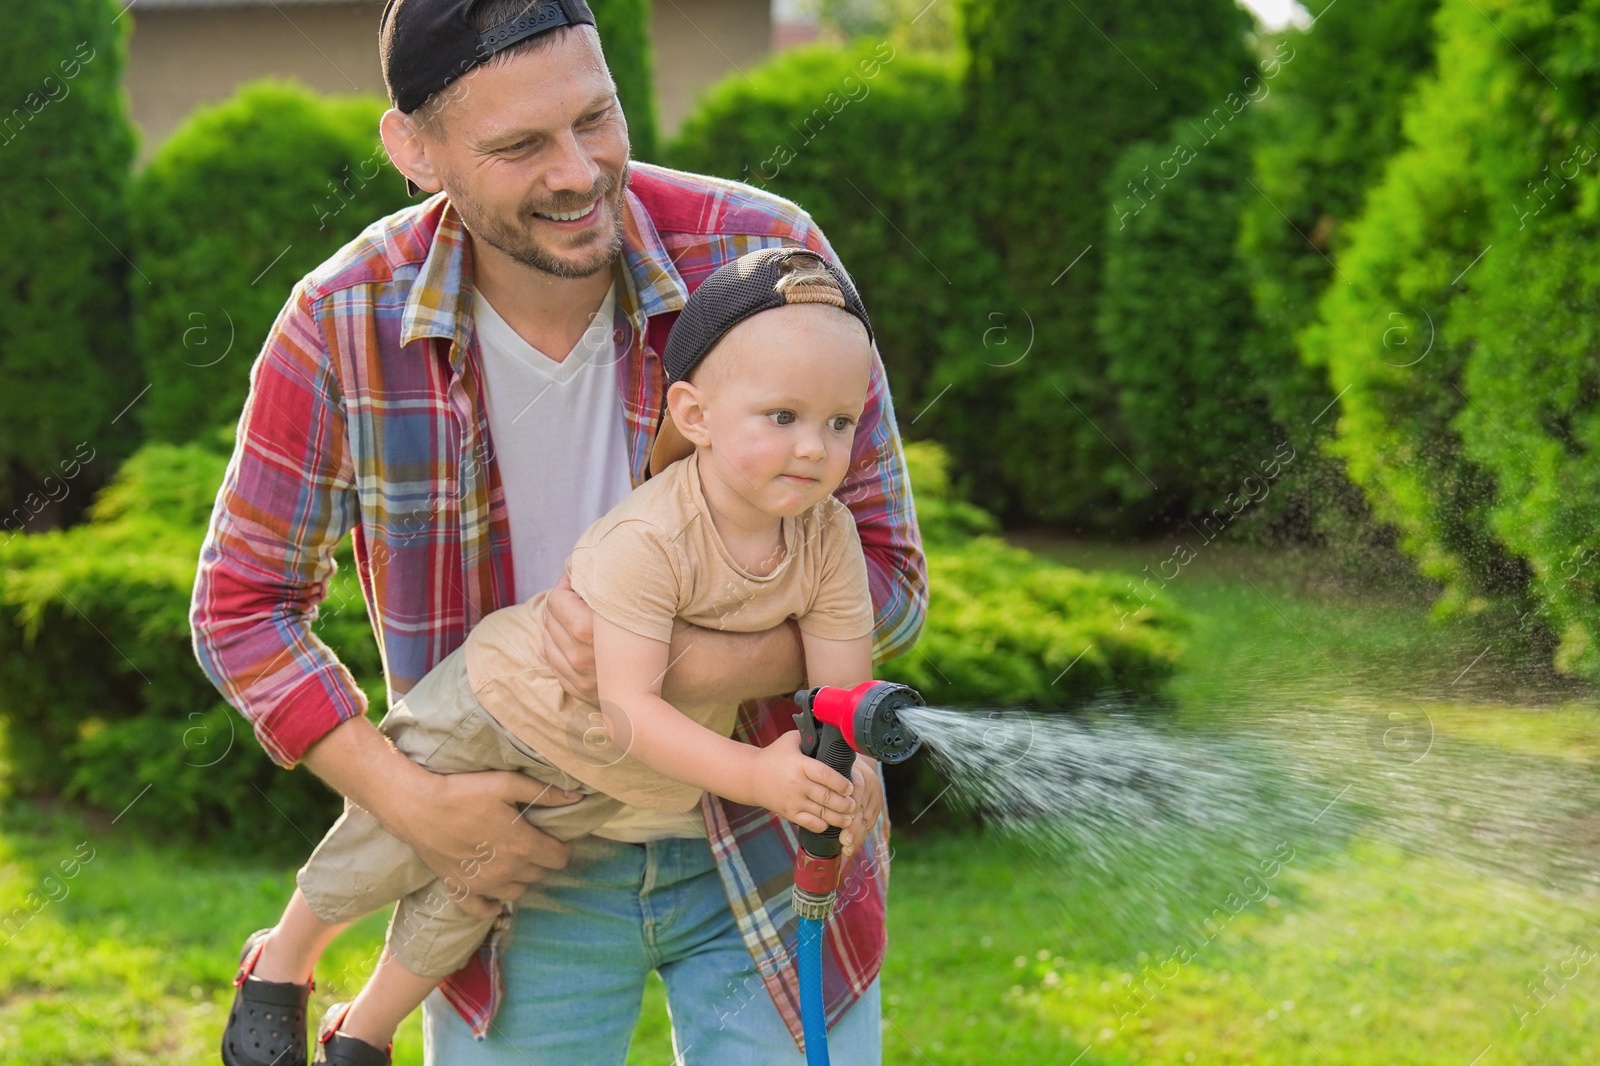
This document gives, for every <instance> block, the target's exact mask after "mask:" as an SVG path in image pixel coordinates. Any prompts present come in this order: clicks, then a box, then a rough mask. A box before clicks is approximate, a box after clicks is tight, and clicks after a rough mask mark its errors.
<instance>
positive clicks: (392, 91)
mask: <svg viewBox="0 0 1600 1066" xmlns="http://www.w3.org/2000/svg"><path fill="white" fill-rule="evenodd" d="M480 3H482V0H389V2H388V3H387V4H385V5H384V8H383V21H382V22H381V23H379V29H378V52H379V55H380V57H381V59H382V61H383V82H384V84H385V85H386V86H388V89H389V99H390V100H392V101H394V106H395V107H397V108H398V109H400V110H401V111H404V112H406V113H407V114H409V113H411V112H412V111H415V110H416V109H417V108H419V107H421V106H422V104H423V102H424V101H425V100H427V99H428V97H430V96H432V95H433V94H434V93H436V92H438V91H439V90H440V89H443V88H444V87H445V86H446V85H449V84H450V83H451V82H453V81H455V80H456V79H457V78H459V77H461V76H462V75H463V74H466V73H467V72H468V71H470V70H472V69H473V68H475V67H477V66H479V65H481V64H482V63H485V62H487V61H488V59H489V58H490V57H491V56H493V55H494V54H495V53H496V52H498V51H500V50H501V49H503V48H509V47H511V46H512V45H514V44H516V43H517V42H518V41H524V40H527V39H528V38H529V37H532V36H535V35H536V34H540V33H545V32H547V31H549V30H553V29H555V28H556V27H557V26H577V25H590V26H593V25H594V14H593V12H591V11H590V10H589V5H588V4H587V3H585V2H584V0H529V3H528V5H527V9H526V10H524V11H523V12H522V14H520V15H517V16H515V17H514V18H510V19H507V20H506V21H505V22H502V23H500V25H498V26H491V27H490V28H489V29H487V30H481V31H480V30H478V29H476V28H474V26H473V25H472V10H473V8H475V7H477V6H479V4H480Z"/></svg>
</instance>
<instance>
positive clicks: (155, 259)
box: [129, 82, 409, 443]
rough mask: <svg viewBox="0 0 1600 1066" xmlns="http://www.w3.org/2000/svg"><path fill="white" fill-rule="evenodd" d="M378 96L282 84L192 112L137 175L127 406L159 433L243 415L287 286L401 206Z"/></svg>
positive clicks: (170, 437) (253, 88) (403, 200)
mask: <svg viewBox="0 0 1600 1066" xmlns="http://www.w3.org/2000/svg"><path fill="white" fill-rule="evenodd" d="M384 107H385V104H384V103H383V101H381V100H379V99H377V98H375V97H374V98H370V99H369V98H364V97H344V98H339V97H327V98H324V97H319V96H317V95H315V94H313V93H312V92H310V91H309V90H307V89H302V88H299V87H297V86H294V85H290V84H284V83H276V82H257V83H254V84H252V85H248V86H245V87H244V88H242V89H241V90H240V91H239V93H238V94H237V95H236V96H234V97H233V98H232V99H230V100H228V101H227V102H225V103H222V104H219V105H217V106H216V107H212V108H207V109H205V110H202V111H198V112H196V113H195V114H194V115H193V116H192V117H191V118H190V119H189V120H188V121H187V122H185V123H184V125H183V126H182V128H180V129H179V130H178V132H177V133H175V134H173V136H172V138H171V139H170V140H168V141H167V142H166V144H164V145H163V146H162V148H161V151H160V152H159V153H158V154H157V155H156V157H155V158H154V159H153V160H151V161H150V164H149V166H147V167H146V168H145V170H144V172H143V173H141V174H140V175H139V177H138V179H137V180H136V181H135V182H134V185H133V191H132V196H131V201H130V207H129V213H130V215H131V216H132V219H133V229H134V247H135V249H136V252H135V260H136V262H137V263H138V264H139V269H140V271H141V272H142V273H143V274H144V275H145V276H146V277H148V278H149V279H150V284H149V285H148V286H136V287H135V300H136V306H137V315H138V317H137V321H136V330H137V341H138V350H139V358H140V360H141V361H142V363H143V365H144V369H145V373H146V374H147V375H148V380H149V381H150V383H151V388H150V393H149V395H147V396H146V397H145V398H144V400H143V401H141V402H140V404H139V406H138V407H136V408H135V409H134V410H135V414H136V415H137V416H138V417H139V418H140V419H141V421H142V422H143V425H144V428H145V432H146V433H147V434H148V435H149V436H150V437H151V438H154V439H156V440H163V441H169V442H174V443H177V442H184V441H192V440H198V439H205V438H209V437H210V436H211V435H212V433H213V432H214V431H215V430H216V429H217V428H219V427H224V426H232V425H234V424H235V423H237V422H238V420H239V412H240V410H241V409H242V408H243V407H244V400H245V396H246V395H247V394H248V393H249V391H250V364H251V361H252V360H253V359H254V357H255V355H256V353H257V352H258V351H259V350H260V348H261V344H262V342H263V341H264V340H265V339H266V336H267V332H268V330H270V329H271V327H272V323H273V321H274V320H275V319H276V318H277V316H278V313H279V311H281V310H282V308H283V303H284V300H285V299H286V298H287V296H288V293H289V289H290V288H291V287H292V286H293V285H294V283H295V282H296V281H298V280H299V279H300V278H301V277H302V276H303V275H304V274H306V273H307V272H309V271H310V270H312V269H314V268H315V267H316V266H317V265H318V264H320V263H321V262H322V261H323V260H325V259H327V258H328V256H329V255H331V254H332V253H333V252H334V251H336V250H337V249H338V248H339V247H340V246H342V245H344V244H345V243H347V242H348V241H350V240H351V239H352V238H354V237H355V236H356V234H358V233H359V232H360V231H361V230H362V229H363V228H364V227H365V226H367V225H368V224H369V223H371V222H372V221H373V220H374V219H377V218H380V217H382V216H384V215H387V214H389V213H391V212H393V211H396V210H398V209H400V208H401V207H404V206H405V205H406V204H407V203H408V202H409V198H408V197H407V196H406V191H405V182H404V180H403V179H402V178H401V176H400V174H399V172H398V171H396V170H395V169H394V167H393V165H392V164H390V162H389V157H388V155H387V153H386V152H385V151H384V149H383V145H382V143H381V142H380V141H379V139H378V118H379V116H380V115H382V114H383V110H384Z"/></svg>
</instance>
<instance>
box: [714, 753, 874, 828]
mask: <svg viewBox="0 0 1600 1066" xmlns="http://www.w3.org/2000/svg"><path fill="white" fill-rule="evenodd" d="M751 768H752V773H751V781H750V788H751V793H750V794H751V796H753V797H754V799H755V801H756V802H757V803H758V804H760V805H761V806H763V807H765V808H766V809H767V810H769V811H771V812H772V813H773V814H776V815H778V816H779V817H781V818H784V819H787V820H788V821H791V822H793V823H794V824H795V825H798V826H800V827H801V828H803V829H809V830H811V831H812V832H813V833H823V832H826V831H827V830H828V827H829V826H846V825H849V824H850V820H851V817H852V816H853V815H854V814H855V812H856V801H855V799H854V798H853V797H852V796H851V793H852V792H853V791H854V790H855V786H854V785H853V784H851V783H850V782H849V781H848V780H846V779H845V777H844V775H843V774H841V773H839V772H838V771H836V770H834V769H833V768H832V767H831V766H829V765H828V764H827V763H825V762H823V761H821V760H820V759H813V758H811V756H809V755H802V754H800V733H799V731H798V730H791V731H790V732H787V733H784V734H782V735H781V736H779V737H778V739H777V740H774V741H773V742H772V743H771V744H768V745H767V746H766V747H764V748H757V749H756V757H755V759H754V760H753V761H752V763H751ZM729 798H732V799H735V800H738V799H739V797H729Z"/></svg>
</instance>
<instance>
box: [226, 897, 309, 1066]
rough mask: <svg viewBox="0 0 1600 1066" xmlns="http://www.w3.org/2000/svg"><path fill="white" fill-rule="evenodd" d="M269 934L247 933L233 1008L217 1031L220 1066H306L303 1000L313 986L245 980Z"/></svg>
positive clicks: (236, 980) (236, 979)
mask: <svg viewBox="0 0 1600 1066" xmlns="http://www.w3.org/2000/svg"><path fill="white" fill-rule="evenodd" d="M270 932H272V930H271V929H258V930H256V931H255V932H254V933H251V934H250V936H249V937H248V938H247V939H246V940H245V942H244V950H243V951H241V952H240V953H239V973H238V975H237V976H235V977H234V979H233V984H234V988H235V989H236V991H235V992H234V994H233V1008H232V1009H231V1010H230V1011H229V1012H228V1026H227V1028H226V1029H224V1030H223V1031H222V1062H223V1066H306V1000H307V999H308V998H309V997H310V995H311V990H312V989H313V988H315V987H316V982H315V981H307V982H305V983H304V984H297V983H295V982H293V981H263V980H261V979H260V978H258V977H251V976H250V971H251V970H253V969H255V965H256V959H258V958H260V956H261V949H262V947H263V946H264V945H265V944H266V938H267V934H268V933H270Z"/></svg>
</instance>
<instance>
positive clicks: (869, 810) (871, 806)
mask: <svg viewBox="0 0 1600 1066" xmlns="http://www.w3.org/2000/svg"><path fill="white" fill-rule="evenodd" d="M850 778H851V780H853V781H854V782H855V785H856V791H855V799H856V805H857V807H858V808H859V810H858V812H857V814H856V817H855V819H854V820H853V821H851V823H850V825H849V827H848V828H846V829H845V831H844V832H843V833H840V834H839V843H840V844H842V845H844V851H843V853H842V854H841V855H840V858H841V859H843V860H844V861H845V862H849V861H850V856H852V855H854V854H855V853H856V852H857V851H859V850H861V842H862V841H863V840H865V839H867V834H868V833H870V832H872V827H873V826H875V825H877V824H878V819H879V817H881V816H882V815H883V779H882V778H880V777H879V776H878V762H877V760H876V759H871V758H868V757H867V756H865V755H857V756H856V763H855V765H854V766H852V767H851V768H850Z"/></svg>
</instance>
